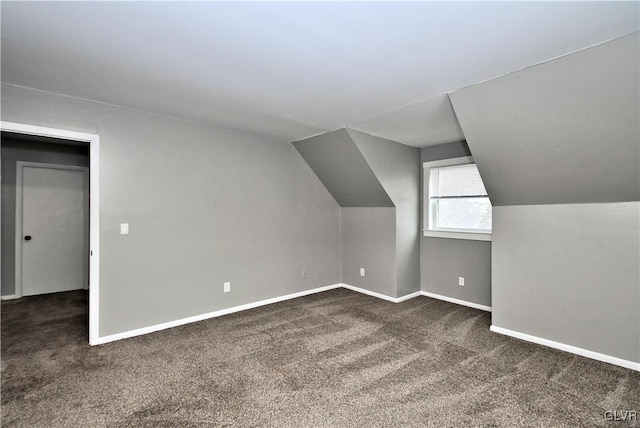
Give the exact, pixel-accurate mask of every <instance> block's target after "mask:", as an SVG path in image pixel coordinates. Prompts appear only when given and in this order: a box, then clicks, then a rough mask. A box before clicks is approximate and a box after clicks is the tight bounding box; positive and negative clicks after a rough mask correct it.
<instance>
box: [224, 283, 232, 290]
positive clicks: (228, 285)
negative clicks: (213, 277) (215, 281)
mask: <svg viewBox="0 0 640 428" xmlns="http://www.w3.org/2000/svg"><path fill="white" fill-rule="evenodd" d="M230 291H231V283H230V282H225V283H224V292H225V293H228V292H230Z"/></svg>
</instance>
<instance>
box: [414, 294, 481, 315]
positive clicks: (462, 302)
mask: <svg viewBox="0 0 640 428" xmlns="http://www.w3.org/2000/svg"><path fill="white" fill-rule="evenodd" d="M420 293H421V294H422V295H423V296H427V297H431V298H433V299H438V300H444V301H445V302H449V303H455V304H456V305H462V306H468V307H470V308H474V309H480V310H483V311H487V312H491V306H485V305H480V304H478V303H473V302H467V301H466V300H460V299H454V298H453V297H447V296H442V295H440V294H435V293H429V292H428V291H421V292H420Z"/></svg>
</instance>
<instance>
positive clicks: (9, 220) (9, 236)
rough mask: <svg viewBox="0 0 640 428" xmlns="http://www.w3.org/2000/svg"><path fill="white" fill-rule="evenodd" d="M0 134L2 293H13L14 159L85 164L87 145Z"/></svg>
mask: <svg viewBox="0 0 640 428" xmlns="http://www.w3.org/2000/svg"><path fill="white" fill-rule="evenodd" d="M85 146H88V145H83V146H70V145H62V144H52V143H45V142H39V141H27V140H24V139H14V138H11V137H10V136H7V135H6V134H5V133H3V135H2V156H1V157H2V213H1V217H2V238H1V240H2V245H1V247H2V269H1V272H2V295H3V296H7V295H12V294H14V293H15V257H16V253H15V245H16V243H15V232H16V162H17V161H28V162H41V163H53V164H60V165H76V166H89V156H88V155H89V152H88V148H87V147H85Z"/></svg>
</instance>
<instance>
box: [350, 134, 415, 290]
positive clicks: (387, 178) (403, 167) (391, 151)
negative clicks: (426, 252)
mask: <svg viewBox="0 0 640 428" xmlns="http://www.w3.org/2000/svg"><path fill="white" fill-rule="evenodd" d="M348 131H349V134H350V135H351V137H352V138H353V141H354V142H355V143H356V146H358V149H360V152H361V153H362V154H363V156H364V158H365V159H366V160H367V163H368V164H369V166H371V169H372V170H373V172H374V174H375V175H376V177H377V178H378V180H380V184H382V187H383V188H384V190H385V191H386V192H387V194H388V195H389V197H390V198H391V200H392V201H393V204H394V205H395V207H396V214H395V216H396V219H395V221H396V237H395V246H396V248H395V251H396V271H397V292H396V294H395V295H396V296H398V297H400V296H404V295H406V294H410V293H413V292H415V291H419V290H420V171H421V164H420V149H417V148H415V147H410V146H407V145H404V144H400V143H397V142H395V141H390V140H386V139H384V138H379V137H375V136H373V135H369V134H365V133H363V132H359V131H353V130H348Z"/></svg>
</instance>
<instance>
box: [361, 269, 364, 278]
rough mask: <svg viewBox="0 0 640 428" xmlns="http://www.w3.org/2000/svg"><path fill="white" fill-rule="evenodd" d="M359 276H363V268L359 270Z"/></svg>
mask: <svg viewBox="0 0 640 428" xmlns="http://www.w3.org/2000/svg"><path fill="white" fill-rule="evenodd" d="M360 276H364V268H360Z"/></svg>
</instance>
